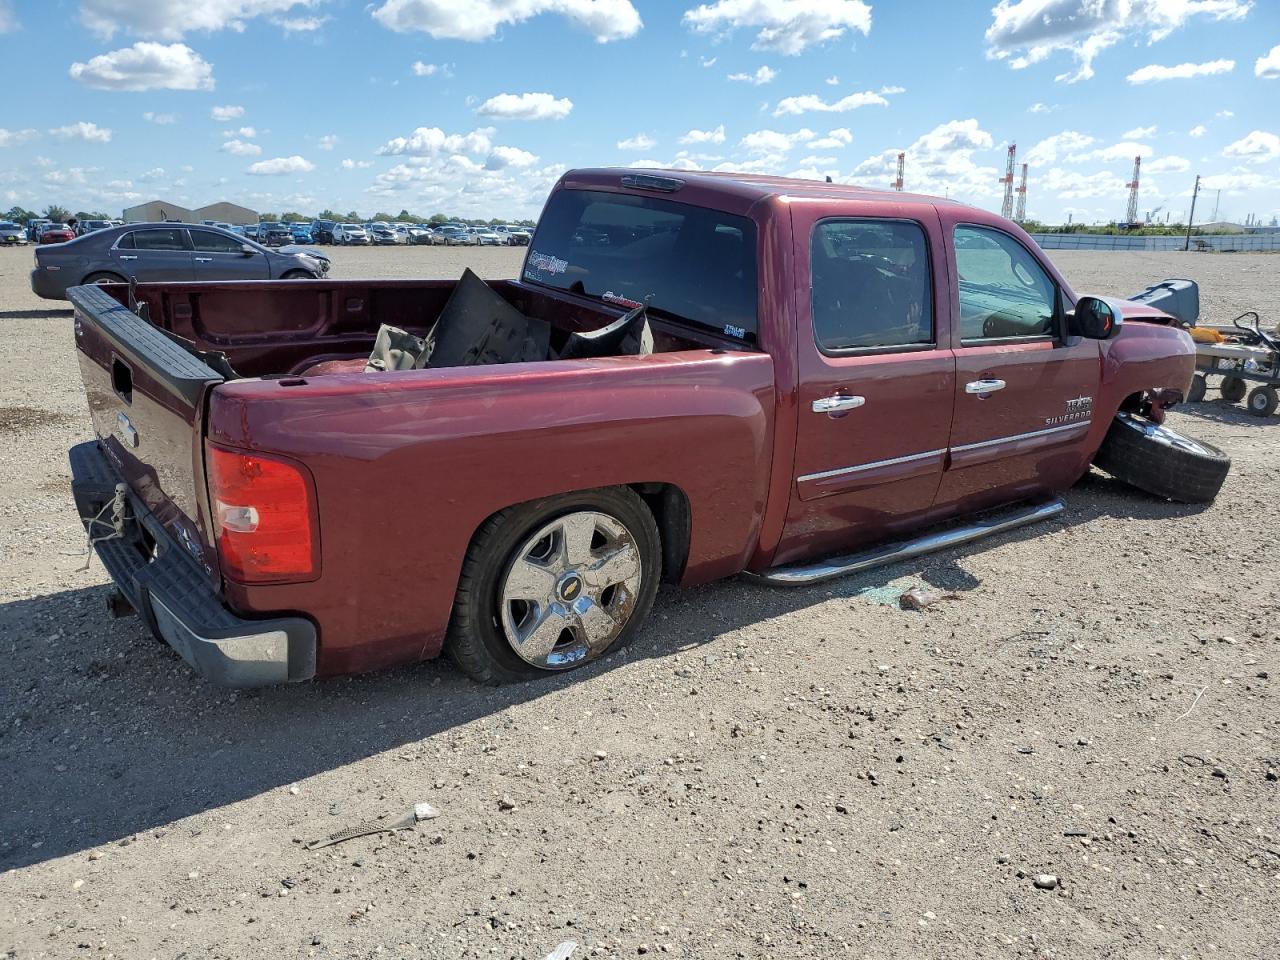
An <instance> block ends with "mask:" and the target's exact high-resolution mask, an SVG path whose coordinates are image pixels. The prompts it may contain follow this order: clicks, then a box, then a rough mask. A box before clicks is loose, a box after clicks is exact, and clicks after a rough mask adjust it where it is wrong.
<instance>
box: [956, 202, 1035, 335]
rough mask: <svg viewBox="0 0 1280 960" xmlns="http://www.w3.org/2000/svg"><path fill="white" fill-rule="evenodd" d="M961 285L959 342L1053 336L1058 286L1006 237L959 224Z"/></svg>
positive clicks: (1018, 244)
mask: <svg viewBox="0 0 1280 960" xmlns="http://www.w3.org/2000/svg"><path fill="white" fill-rule="evenodd" d="M954 243H955V252H956V270H957V273H958V274H959V287H960V339H961V340H962V341H965V342H968V341H976V340H1008V339H1019V338H1028V337H1036V338H1039V337H1052V336H1053V335H1054V334H1055V333H1056V325H1057V317H1058V288H1057V286H1056V285H1055V284H1054V282H1053V280H1052V279H1051V278H1050V277H1049V275H1048V274H1047V273H1046V272H1045V271H1044V268H1043V267H1041V266H1040V263H1039V261H1037V260H1036V258H1035V257H1033V256H1032V255H1031V253H1030V251H1028V250H1027V248H1026V247H1024V246H1023V245H1022V244H1020V243H1019V242H1018V241H1017V240H1015V239H1014V238H1013V237H1011V236H1009V235H1008V234H1007V233H1001V232H1000V231H999V230H991V229H988V228H986V227H973V226H959V227H956V229H955V234H954Z"/></svg>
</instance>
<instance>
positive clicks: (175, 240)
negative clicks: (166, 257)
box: [116, 229, 188, 250]
mask: <svg viewBox="0 0 1280 960" xmlns="http://www.w3.org/2000/svg"><path fill="white" fill-rule="evenodd" d="M186 233H187V231H185V230H160V229H155V230H135V231H133V233H127V234H125V235H124V236H123V237H121V238H120V242H119V243H117V244H116V246H117V247H119V248H120V249H123V250H186V249H188V248H187V238H186Z"/></svg>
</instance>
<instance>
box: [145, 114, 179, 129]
mask: <svg viewBox="0 0 1280 960" xmlns="http://www.w3.org/2000/svg"><path fill="white" fill-rule="evenodd" d="M142 119H143V120H146V121H148V122H149V123H154V124H158V125H159V126H162V127H167V126H169V125H170V124H172V123H177V122H178V116H177V114H174V113H153V112H152V111H150V110H148V111H147V112H146V113H144V114H143V115H142Z"/></svg>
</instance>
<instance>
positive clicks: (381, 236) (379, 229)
mask: <svg viewBox="0 0 1280 960" xmlns="http://www.w3.org/2000/svg"><path fill="white" fill-rule="evenodd" d="M368 233H369V240H370V241H371V242H372V243H373V244H374V246H378V247H393V246H395V245H396V244H397V243H398V242H399V241H398V240H397V239H396V232H395V231H394V230H392V229H391V225H390V224H389V223H373V224H370V225H369V228H368Z"/></svg>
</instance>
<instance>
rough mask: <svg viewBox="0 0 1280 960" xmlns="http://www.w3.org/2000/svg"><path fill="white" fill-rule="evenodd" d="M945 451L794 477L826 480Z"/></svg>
mask: <svg viewBox="0 0 1280 960" xmlns="http://www.w3.org/2000/svg"><path fill="white" fill-rule="evenodd" d="M946 452H947V450H946V447H943V448H942V449H941V450H926V451H925V452H924V453H913V454H911V455H909V456H906V457H893V458H892V459H890V460H876V461H874V462H873V463H860V464H858V465H857V466H856V467H840V468H838V469H836V470H824V471H823V472H822V473H806V474H805V475H804V476H803V477H796V482H797V483H803V482H804V481H806V480H826V479H827V478H828V477H840V476H843V475H845V474H847V473H862V472H863V471H864V470H878V469H879V468H880V467H894V466H897V465H898V464H900V463H911V462H912V461H915V460H927V459H929V458H930V457H936V456H938V455H939V454H943V453H946Z"/></svg>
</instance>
